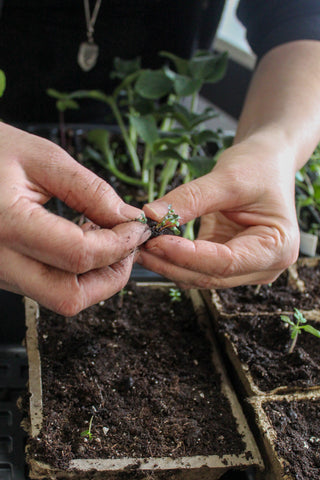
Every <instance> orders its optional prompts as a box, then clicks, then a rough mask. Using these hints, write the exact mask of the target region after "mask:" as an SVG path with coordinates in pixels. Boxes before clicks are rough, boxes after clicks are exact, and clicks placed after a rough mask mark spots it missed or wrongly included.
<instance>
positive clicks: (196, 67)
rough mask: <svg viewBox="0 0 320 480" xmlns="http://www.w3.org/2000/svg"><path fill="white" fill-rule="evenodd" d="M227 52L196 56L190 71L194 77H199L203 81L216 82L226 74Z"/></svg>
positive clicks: (191, 63) (191, 62)
mask: <svg viewBox="0 0 320 480" xmlns="http://www.w3.org/2000/svg"><path fill="white" fill-rule="evenodd" d="M227 61H228V57H227V53H226V52H224V53H222V54H220V55H214V54H211V53H210V52H209V53H208V54H207V55H205V54H204V55H199V56H194V57H193V58H192V59H191V61H190V67H189V68H190V73H191V75H192V77H194V78H199V79H201V81H202V82H203V83H215V82H217V81H218V80H221V78H222V77H223V76H224V74H225V72H226V68H227Z"/></svg>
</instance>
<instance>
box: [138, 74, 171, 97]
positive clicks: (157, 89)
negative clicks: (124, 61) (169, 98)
mask: <svg viewBox="0 0 320 480" xmlns="http://www.w3.org/2000/svg"><path fill="white" fill-rule="evenodd" d="M135 90H136V92H137V93H138V94H139V95H141V97H144V98H149V99H151V100H158V99H160V98H162V97H164V96H165V95H168V94H169V93H170V92H171V91H172V81H171V80H170V79H169V78H168V77H167V76H166V75H165V73H164V72H163V71H162V70H144V71H143V72H142V73H141V74H140V75H139V78H138V80H137V82H136V84H135Z"/></svg>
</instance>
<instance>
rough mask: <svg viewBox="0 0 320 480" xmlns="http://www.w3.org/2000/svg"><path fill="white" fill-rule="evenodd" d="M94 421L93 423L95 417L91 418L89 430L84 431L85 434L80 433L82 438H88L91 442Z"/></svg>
mask: <svg viewBox="0 0 320 480" xmlns="http://www.w3.org/2000/svg"><path fill="white" fill-rule="evenodd" d="M92 421H93V415H92V416H91V418H90V421H89V428H88V429H87V430H83V432H81V433H80V436H81V437H86V438H88V439H89V440H92V439H93V434H92V432H91V429H92Z"/></svg>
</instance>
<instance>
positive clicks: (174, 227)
mask: <svg viewBox="0 0 320 480" xmlns="http://www.w3.org/2000/svg"><path fill="white" fill-rule="evenodd" d="M180 218H181V217H180V216H179V215H177V214H176V213H175V211H174V208H172V205H168V213H167V214H166V215H165V216H164V217H163V218H162V219H161V220H159V222H158V223H157V225H156V229H157V230H158V232H161V231H162V230H164V229H165V228H169V229H170V230H171V231H172V232H173V233H174V234H175V235H180V230H179V228H178V227H179V226H180V223H179V220H180Z"/></svg>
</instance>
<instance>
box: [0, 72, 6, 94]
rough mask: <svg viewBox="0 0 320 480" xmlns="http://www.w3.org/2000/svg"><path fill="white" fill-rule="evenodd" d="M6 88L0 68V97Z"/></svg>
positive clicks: (4, 77) (4, 78) (3, 74)
mask: <svg viewBox="0 0 320 480" xmlns="http://www.w3.org/2000/svg"><path fill="white" fill-rule="evenodd" d="M5 89H6V76H5V73H4V71H3V70H0V97H2V95H3V93H4V91H5Z"/></svg>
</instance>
